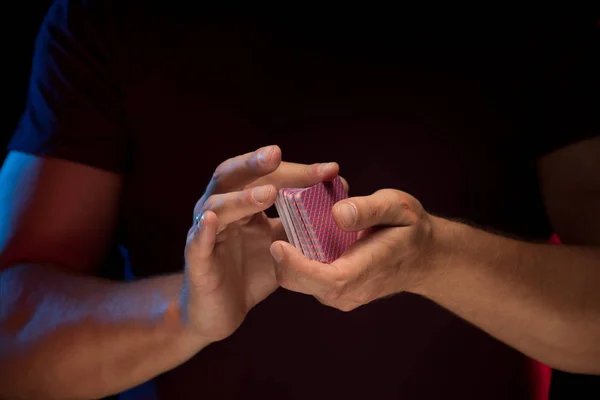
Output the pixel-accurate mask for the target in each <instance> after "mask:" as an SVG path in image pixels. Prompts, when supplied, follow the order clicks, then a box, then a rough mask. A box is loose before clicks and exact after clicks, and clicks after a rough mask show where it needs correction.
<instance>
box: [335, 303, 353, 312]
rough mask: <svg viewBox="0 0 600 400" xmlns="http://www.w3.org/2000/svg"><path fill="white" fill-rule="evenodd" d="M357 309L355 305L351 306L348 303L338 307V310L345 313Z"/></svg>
mask: <svg viewBox="0 0 600 400" xmlns="http://www.w3.org/2000/svg"><path fill="white" fill-rule="evenodd" d="M355 308H356V306H354V305H353V304H350V303H348V302H344V303H340V304H339V305H338V306H337V309H338V310H340V311H343V312H350V311H352V310H354V309H355Z"/></svg>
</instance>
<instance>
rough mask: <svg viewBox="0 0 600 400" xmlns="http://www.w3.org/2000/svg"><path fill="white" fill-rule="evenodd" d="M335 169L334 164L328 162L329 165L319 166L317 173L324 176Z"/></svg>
mask: <svg viewBox="0 0 600 400" xmlns="http://www.w3.org/2000/svg"><path fill="white" fill-rule="evenodd" d="M334 167H335V163H334V162H330V163H326V164H321V166H320V167H319V172H320V173H321V174H326V173H327V172H329V171H331V169H332V168H334Z"/></svg>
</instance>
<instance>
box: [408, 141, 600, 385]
mask: <svg viewBox="0 0 600 400" xmlns="http://www.w3.org/2000/svg"><path fill="white" fill-rule="evenodd" d="M539 170H540V178H541V183H542V190H543V193H544V196H545V200H546V205H547V209H548V213H549V215H550V218H551V221H552V223H553V225H554V227H555V230H556V232H557V233H558V234H559V236H560V238H561V239H562V241H563V242H564V243H566V244H567V245H564V246H555V245H547V244H532V243H525V242H519V241H516V240H512V239H507V238H503V237H500V236H496V235H492V234H489V233H486V232H483V231H481V230H477V229H474V228H472V227H468V226H465V225H461V224H457V223H454V222H448V221H443V220H437V222H436V224H437V226H438V228H440V229H439V231H441V232H443V233H442V235H441V236H440V239H441V243H443V244H445V245H443V247H444V248H445V251H447V254H448V258H447V260H446V262H445V264H442V267H441V272H440V273H439V274H438V275H437V278H436V279H433V280H432V281H431V284H429V285H424V286H423V287H421V288H420V289H419V290H418V292H421V294H424V295H425V296H427V297H429V298H431V299H433V300H434V301H436V302H438V303H439V304H441V305H442V306H444V307H446V308H448V309H450V310H452V311H453V312H455V313H457V314H458V315H460V316H461V317H463V318H465V319H466V320H468V321H470V322H472V323H473V324H475V325H477V326H479V327H481V328H482V329H484V330H485V331H487V332H489V333H490V334H491V335H493V336H495V337H497V338H499V339H500V340H502V341H504V342H506V343H508V344H509V345H511V346H513V347H515V348H517V349H519V350H521V351H522V352H524V353H525V354H527V355H529V356H531V357H533V358H535V359H538V360H540V361H542V362H545V363H546V364H548V365H550V366H552V367H555V368H559V369H562V370H566V371H572V372H579V373H591V374H600V175H599V174H598V171H600V139H594V140H589V141H586V142H583V143H579V144H577V145H574V146H571V147H569V148H565V149H562V150H559V151H557V152H555V153H554V154H551V155H549V156H547V157H545V158H544V159H542V160H541V161H540V166H539Z"/></svg>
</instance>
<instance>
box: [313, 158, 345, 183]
mask: <svg viewBox="0 0 600 400" xmlns="http://www.w3.org/2000/svg"><path fill="white" fill-rule="evenodd" d="M318 171H319V175H321V178H322V179H323V180H324V181H332V180H334V179H335V178H336V177H337V176H338V174H339V173H340V166H339V164H338V163H336V162H330V163H326V164H321V165H320V166H319V170H318Z"/></svg>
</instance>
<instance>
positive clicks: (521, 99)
mask: <svg viewBox="0 0 600 400" xmlns="http://www.w3.org/2000/svg"><path fill="white" fill-rule="evenodd" d="M194 5H195V6H196V8H193V6H194ZM280 7H282V8H281V9H274V8H270V9H266V8H265V9H260V7H259V6H256V5H253V8H252V9H244V8H236V9H234V10H232V9H229V10H226V9H224V8H223V9H221V8H219V7H218V6H213V5H212V4H204V3H201V4H195V3H194V2H189V3H188V2H184V1H171V2H164V1H161V2H158V1H147V2H143V3H142V2H135V1H118V2H117V1H115V2H113V1H103V2H101V1H85V2H82V1H66V0H63V1H58V2H57V3H56V4H55V5H54V6H52V8H51V9H50V11H49V14H48V16H47V18H46V20H45V22H44V24H43V26H42V28H41V30H40V34H39V38H38V41H37V46H36V50H35V57H34V65H33V72H32V79H31V85H30V91H29V101H28V104H27V108H26V111H25V113H24V116H23V118H22V120H21V122H20V125H19V127H18V130H17V132H16V134H15V136H14V138H13V140H12V142H11V144H10V149H12V150H17V151H24V152H28V153H33V154H39V155H46V156H52V157H59V158H64V159H68V160H72V161H75V162H79V163H83V164H87V165H91V166H94V167H98V168H102V169H105V170H110V171H116V172H118V173H120V174H123V175H124V176H125V178H126V180H125V181H126V185H125V187H124V190H123V193H122V203H121V208H120V219H119V229H118V233H117V235H116V237H115V249H116V248H117V246H119V248H120V249H121V250H122V251H120V252H117V251H115V253H114V255H113V256H111V257H107V258H109V259H108V260H107V262H106V265H105V267H104V268H103V270H102V271H101V273H102V275H103V276H105V277H110V278H113V279H123V276H124V272H123V268H124V265H125V264H128V265H129V266H130V268H131V271H132V272H133V274H134V275H135V276H136V277H137V278H143V277H149V276H153V275H157V274H163V273H169V272H174V271H180V270H181V268H182V250H183V246H184V244H185V236H186V232H187V230H188V228H189V224H190V221H191V213H192V209H193V206H194V203H195V202H196V201H197V199H198V198H199V197H200V196H201V195H202V192H203V191H204V188H205V185H206V183H207V182H208V180H209V178H210V176H211V174H212V171H213V170H214V168H215V167H216V166H217V165H218V164H219V163H220V162H221V161H223V160H225V159H227V158H229V157H232V156H235V155H238V154H241V153H245V152H247V151H251V150H253V149H255V148H257V147H259V146H262V145H266V144H272V143H276V144H279V145H280V146H281V148H282V150H283V154H284V158H285V159H287V160H290V161H295V162H302V163H312V162H317V161H337V162H339V163H340V165H341V171H342V174H343V175H344V176H345V177H346V178H347V179H348V180H349V181H350V183H351V187H352V189H351V195H366V194H370V193H372V192H374V191H376V190H378V189H380V188H386V187H389V188H397V189H401V190H404V191H407V192H409V193H411V194H413V195H414V196H416V197H417V198H418V199H419V200H420V201H421V202H422V203H423V204H424V206H425V207H426V208H427V209H428V210H429V211H430V212H432V213H435V214H437V215H440V216H443V217H448V218H453V219H461V220H468V221H471V222H473V223H475V224H478V225H480V226H484V227H487V228H490V229H494V230H495V231H498V232H504V233H507V234H511V235H516V236H518V237H521V238H524V239H530V240H542V241H544V240H546V239H547V238H548V237H549V236H550V235H551V233H552V229H551V227H550V224H549V222H548V219H547V216H546V214H545V212H544V207H543V204H542V199H541V195H540V191H539V187H538V183H537V179H536V171H535V161H536V159H537V158H539V157H540V156H542V155H544V154H547V153H549V152H551V151H553V150H555V149H557V148H559V147H562V146H564V145H566V144H568V143H571V142H575V141H578V140H581V139H583V138H585V137H590V136H592V135H593V134H594V133H596V134H597V132H600V129H599V125H598V113H597V110H598V102H597V100H596V95H597V93H598V89H597V88H598V81H597V71H598V70H599V69H598V63H597V60H596V58H595V56H596V53H595V50H593V48H594V46H595V47H596V48H597V44H598V36H597V35H598V33H597V32H596V30H597V29H596V23H595V21H594V19H593V18H592V19H590V20H582V21H578V23H577V24H572V23H571V21H565V20H562V21H561V23H560V24H552V23H550V22H549V21H550V20H548V19H545V18H542V17H540V16H530V15H522V14H520V16H519V17H514V16H512V17H510V18H509V19H507V18H508V17H507V16H500V15H498V16H496V17H495V18H493V19H490V18H487V17H486V18H483V17H481V18H475V19H472V18H468V17H466V14H462V16H454V15H452V16H450V15H448V14H444V15H443V17H440V18H436V17H434V16H431V15H428V14H427V15H426V14H419V13H415V12H408V11H406V10H405V11H404V12H402V13H399V12H397V11H393V12H392V10H377V11H369V10H364V9H361V10H358V9H355V10H353V9H349V7H346V9H344V10H334V11H330V10H326V9H324V8H323V7H322V6H321V7H320V8H319V9H318V10H317V9H310V7H309V6H303V7H301V8H296V9H295V10H291V11H290V10H284V9H283V6H280ZM529 370H530V365H529V362H528V360H527V359H526V358H525V357H524V356H522V355H521V354H519V353H518V352H516V351H515V350H512V349H511V348H509V347H507V346H506V345H504V344H502V343H500V342H498V341H496V340H495V339H493V338H491V337H490V336H488V335H487V334H485V333H483V332H482V331H480V330H479V329H477V328H475V327H473V326H471V325H469V324H468V323H466V322H464V321H462V320H461V319H459V318H457V317H455V316H454V315H452V314H451V313H449V312H448V311H446V310H443V309H442V308H440V307H438V306H437V305H436V304H434V303H432V302H430V301H428V300H426V299H423V298H421V297H418V296H414V295H409V294H401V295H397V296H394V297H391V298H388V299H384V300H379V301H376V302H373V303H372V304H369V305H366V306H364V307H361V308H359V309H357V310H355V311H353V312H351V313H343V312H339V311H337V310H334V309H332V308H328V307H325V306H323V305H321V304H320V303H318V302H317V301H315V300H314V299H313V298H312V297H309V296H304V295H302V294H297V293H292V292H289V291H286V290H283V289H280V290H278V291H277V292H276V293H274V294H273V295H272V296H270V297H269V298H268V299H267V300H265V301H264V302H263V303H261V304H259V305H258V306H257V307H256V308H255V309H254V310H252V312H251V313H250V314H249V316H248V318H247V320H246V321H245V322H244V324H243V325H242V327H241V328H240V329H239V330H238V331H237V332H236V333H235V334H233V335H232V336H231V337H230V338H228V339H226V340H223V341H222V342H219V343H215V344H213V345H211V346H209V347H208V348H206V349H204V350H203V351H201V352H200V353H199V354H198V355H197V356H196V357H194V358H193V359H192V360H190V361H189V362H187V363H185V364H184V365H182V366H180V367H178V368H175V369H174V370H172V371H169V372H166V373H164V374H163V375H161V376H159V377H158V378H157V379H155V385H156V388H157V392H158V395H159V398H160V399H177V398H182V399H183V398H186V399H187V398H205V399H213V398H219V399H220V398H224V399H238V398H259V399H271V398H273V399H288V398H290V399H291V398H297V399H321V398H323V399H334V398H345V399H399V398H402V399H413V398H415V399H416V398H419V399H440V398H461V399H484V398H485V399H525V398H530V395H531V392H532V389H531V382H530V379H529Z"/></svg>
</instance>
